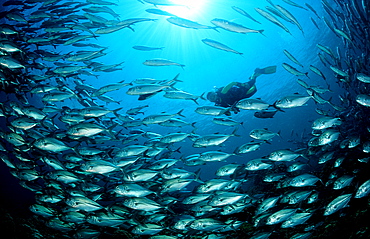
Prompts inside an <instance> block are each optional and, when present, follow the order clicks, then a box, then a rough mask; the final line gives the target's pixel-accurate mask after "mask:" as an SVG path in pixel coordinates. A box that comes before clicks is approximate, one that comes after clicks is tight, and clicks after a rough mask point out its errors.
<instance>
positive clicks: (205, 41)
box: [202, 38, 243, 55]
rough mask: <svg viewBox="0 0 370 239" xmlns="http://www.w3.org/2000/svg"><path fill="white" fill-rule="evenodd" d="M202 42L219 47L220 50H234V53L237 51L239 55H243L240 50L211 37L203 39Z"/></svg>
mask: <svg viewBox="0 0 370 239" xmlns="http://www.w3.org/2000/svg"><path fill="white" fill-rule="evenodd" d="M202 42H203V43H204V44H206V45H208V46H211V47H213V48H216V49H219V50H223V51H227V52H232V53H235V54H238V55H243V53H241V52H238V51H236V50H234V49H232V48H230V47H228V46H226V45H225V44H222V43H221V42H218V41H215V40H211V39H207V38H206V39H203V40H202Z"/></svg>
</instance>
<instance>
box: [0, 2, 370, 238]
mask: <svg viewBox="0 0 370 239" xmlns="http://www.w3.org/2000/svg"><path fill="white" fill-rule="evenodd" d="M135 2H136V1H135ZM274 2H275V1H274ZM276 2H278V0H276ZM279 2H280V4H274V3H273V1H271V0H267V3H269V4H270V5H269V6H266V7H265V9H263V8H262V7H260V6H256V7H255V9H254V10H255V11H254V12H253V11H251V12H248V13H247V12H246V11H245V10H243V9H241V8H240V7H238V6H234V5H230V6H229V5H228V2H227V1H225V7H229V8H232V9H234V10H235V14H236V15H238V14H241V15H243V16H245V17H246V18H248V21H253V22H255V23H258V24H261V26H262V28H263V26H264V25H268V24H271V23H273V24H275V25H276V26H275V27H280V28H282V29H283V30H284V34H292V33H291V31H290V29H289V28H290V27H291V25H288V24H292V25H294V27H297V28H298V29H299V30H300V31H301V32H302V34H303V33H304V29H303V28H302V26H301V25H300V23H299V20H300V17H299V16H294V15H293V14H292V13H291V11H292V10H291V9H294V10H297V11H301V12H302V14H304V15H307V16H308V17H310V19H311V21H312V23H313V24H314V27H317V28H319V29H320V31H332V32H333V33H334V34H335V35H336V36H337V37H338V38H340V39H341V45H339V46H338V47H337V49H335V51H334V50H333V49H331V48H329V47H327V46H324V45H322V44H320V42H317V45H316V46H317V50H318V52H319V53H318V54H317V56H315V57H316V58H318V59H319V60H320V61H321V63H322V64H320V65H316V66H314V65H303V64H302V63H301V62H300V61H299V59H297V58H296V57H294V56H293V55H292V54H291V53H290V52H289V51H288V50H284V52H281V54H283V55H284V56H286V62H285V63H283V64H282V65H281V67H282V68H283V69H285V70H286V71H287V72H289V73H290V74H292V75H293V76H294V77H295V78H296V81H297V84H296V86H297V88H299V87H303V88H304V90H305V91H307V94H295V92H292V94H291V95H287V96H284V97H281V98H280V99H276V101H275V102H265V101H264V100H262V99H255V98H250V99H244V100H241V101H239V102H237V104H236V105H235V106H233V107H236V108H238V109H240V110H241V112H240V114H242V113H243V111H247V110H251V111H254V116H255V117H256V118H261V120H273V118H274V116H275V114H284V113H285V112H286V111H289V110H290V109H291V108H295V107H305V105H306V104H307V102H308V101H312V102H313V103H314V104H316V108H317V109H316V112H317V114H318V117H317V119H316V120H314V122H312V132H311V133H307V135H308V136H307V135H306V136H305V137H303V138H302V139H301V142H296V143H297V145H299V147H298V146H297V148H296V149H278V150H273V151H271V153H270V154H268V155H262V156H261V157H260V158H256V159H250V160H248V161H246V162H245V164H236V163H233V161H232V160H231V159H232V158H233V157H245V155H247V154H248V153H250V152H254V151H256V150H258V149H259V148H260V147H261V146H262V145H264V146H266V147H268V146H269V145H271V144H274V139H276V138H279V137H281V133H282V132H281V131H279V132H273V131H270V130H268V129H267V128H256V129H253V130H252V131H251V132H250V134H249V135H250V138H249V139H243V140H241V142H240V144H239V145H235V147H234V151H232V152H226V151H224V150H223V148H222V147H221V146H222V145H223V144H224V143H225V142H227V141H228V140H229V139H230V138H236V137H240V135H239V134H238V130H239V129H240V128H241V127H243V122H239V121H237V120H234V119H233V117H226V116H224V114H225V113H228V112H232V111H233V109H232V107H230V108H223V107H218V106H212V105H210V104H209V102H207V101H206V100H205V98H204V97H203V94H202V95H195V94H192V93H190V92H188V91H184V90H180V89H178V88H177V86H176V84H177V83H178V82H181V75H179V74H178V75H176V76H173V78H172V79H169V80H156V79H151V78H140V79H135V80H133V81H131V82H125V81H117V82H116V83H114V84H106V85H104V86H103V87H100V88H96V87H94V86H91V85H89V84H88V82H86V81H85V80H84V77H85V76H95V74H97V73H100V74H108V73H109V72H113V71H121V70H122V68H123V65H124V62H117V63H116V64H112V65H107V64H103V63H101V62H99V61H98V58H99V57H102V56H105V55H107V54H109V46H101V45H99V44H95V43H93V42H94V40H97V39H99V36H100V35H102V34H110V33H113V32H116V31H121V30H122V29H125V28H128V29H130V31H131V30H132V31H134V28H135V26H136V25H138V24H159V23H158V21H157V19H156V18H165V19H166V20H167V21H165V23H166V24H173V25H175V26H176V27H183V28H189V31H192V29H198V30H205V31H207V30H208V31H212V30H213V31H218V32H219V33H220V34H234V33H238V34H254V33H257V34H260V35H264V34H265V30H264V29H260V28H259V29H251V28H248V27H246V26H243V25H241V24H240V23H236V22H233V21H231V20H227V19H220V18H217V16H215V18H214V19H213V20H211V21H210V22H209V23H207V24H205V25H203V24H200V23H198V22H195V21H192V20H190V19H184V18H180V17H177V16H175V15H173V14H171V13H169V12H166V11H163V10H161V9H160V7H161V6H176V5H179V4H175V3H173V2H172V1H169V0H139V1H137V4H145V5H146V6H148V9H147V10H146V13H149V14H153V16H155V17H156V18H129V19H125V18H124V13H121V12H116V11H115V7H116V6H117V5H118V4H124V3H118V2H117V1H106V0H86V1H84V0H79V1H68V0H66V1H61V0H22V1H20V0H8V1H5V2H3V3H2V6H3V8H4V9H5V10H3V11H2V12H1V13H0V14H1V17H0V19H1V25H0V84H1V91H2V93H4V95H6V99H2V102H1V104H0V106H1V107H0V117H1V120H2V122H3V123H4V125H5V126H6V127H5V128H1V130H0V139H1V140H0V150H1V154H0V157H1V159H2V161H3V162H4V163H5V164H6V165H7V167H8V168H9V170H10V173H11V174H12V175H13V176H14V177H16V178H18V179H19V183H20V184H21V185H22V186H23V187H25V188H27V189H29V190H31V191H33V192H34V193H35V199H36V203H35V204H33V205H32V206H30V210H31V211H32V212H33V213H34V214H35V215H37V217H38V219H39V220H41V221H43V222H44V224H45V225H46V226H47V227H49V228H52V229H55V230H57V231H59V232H61V235H63V238H64V237H65V238H99V237H100V236H103V235H112V234H113V233H114V232H117V233H119V232H122V231H123V232H124V233H123V234H122V235H124V236H125V238H152V239H156V238H158V239H159V238H160V239H172V238H232V237H234V238H254V239H257V238H258V239H261V238H295V239H297V238H300V239H302V238H311V237H315V236H316V237H319V233H320V231H321V230H324V229H325V228H326V227H328V226H330V223H331V220H333V218H334V219H335V220H341V219H340V218H341V217H340V216H343V215H344V216H343V217H345V216H346V215H345V214H346V212H347V210H349V209H348V208H351V207H354V205H356V204H360V205H366V204H367V202H366V200H368V199H367V197H368V195H369V193H370V176H369V175H368V170H369V159H370V157H369V155H368V154H369V153H370V137H369V136H370V124H369V117H368V115H369V113H370V109H369V107H370V92H369V88H368V87H369V86H368V84H369V83H370V68H369V60H370V58H369V55H368V54H369V52H370V45H369V44H367V43H368V42H369V41H370V27H369V25H370V24H369V20H370V19H369V18H370V15H369V11H370V10H369V9H370V3H369V2H368V1H365V0H354V1H343V0H332V1H330V0H322V1H321V4H322V9H320V12H321V10H323V12H324V15H323V16H322V17H320V16H319V15H318V13H317V11H318V9H315V8H313V7H312V6H311V5H309V4H308V3H304V4H301V3H302V2H299V4H298V3H295V2H293V1H290V0H282V1H279ZM151 7H153V8H151ZM103 16H105V17H103ZM107 16H109V18H108V17H107ZM229 32H232V33H229ZM261 37H264V36H261ZM305 37H308V36H305ZM199 41H201V42H203V43H204V44H206V45H208V46H210V47H212V48H216V49H218V50H222V51H226V52H230V53H235V54H237V55H242V54H243V53H242V52H239V51H237V50H235V49H234V48H232V47H229V46H227V45H225V44H224V43H221V42H219V41H216V40H213V39H199ZM67 46H68V47H74V49H75V51H72V52H68V53H62V52H64V51H63V49H64V47H67ZM132 48H133V49H135V50H137V51H164V50H165V46H142V45H135V46H132ZM87 49H90V50H87ZM209 49H210V50H212V49H211V48H209ZM225 54H226V53H225ZM235 57H238V56H235ZM143 64H144V65H145V66H152V67H162V66H173V67H180V68H183V69H184V70H186V62H181V63H179V62H176V61H173V60H169V59H161V58H152V59H148V60H146V61H145V62H143ZM306 68H307V69H309V70H310V71H305V70H303V69H306ZM323 69H330V70H331V72H332V74H327V73H326V74H324V73H323V72H324V70H323ZM180 70H181V69H180ZM277 74H278V73H277ZM314 77H316V78H317V77H318V78H317V79H319V80H318V81H320V82H321V83H324V84H326V85H327V86H328V87H321V86H319V85H309V84H308V83H306V82H307V81H308V80H309V79H310V78H314ZM334 84H336V85H339V86H340V87H341V89H342V91H341V92H333V91H332V90H331V87H330V86H331V85H334ZM321 85H322V84H321ZM113 91H122V92H125V93H126V95H125V97H132V96H134V97H135V96H136V97H137V96H138V97H139V98H138V100H139V101H142V102H145V101H144V100H145V99H147V98H149V97H162V96H163V97H165V98H168V99H169V100H173V99H176V100H191V101H194V102H195V103H194V112H195V113H197V114H201V115H205V116H207V117H209V121H210V122H212V123H214V124H217V125H223V126H225V127H229V128H230V131H229V132H230V133H228V134H221V133H217V132H212V131H210V132H209V134H204V135H199V134H197V133H196V131H197V123H196V122H194V120H192V119H189V118H188V117H187V116H186V115H185V114H184V113H183V109H179V110H178V111H177V112H163V110H161V109H159V111H158V112H160V113H158V114H150V115H148V114H146V113H145V109H147V108H148V107H150V105H145V103H144V104H143V105H141V106H139V107H130V106H129V105H125V104H123V103H122V104H120V101H121V100H123V99H114V98H112V97H110V96H109V94H107V93H109V92H113ZM189 91H191V89H189ZM324 95H325V96H324ZM328 95H329V96H330V98H329V99H325V98H327V97H328ZM338 96H339V99H338ZM333 98H335V99H336V100H339V102H340V103H336V104H334V103H333V102H335V101H334V99H333ZM35 102H37V103H35ZM63 102H73V104H72V103H71V104H70V103H68V104H64V105H63ZM171 102H175V101H171ZM336 102H338V101H336ZM108 104H110V105H109V107H108ZM112 104H113V105H118V107H115V108H113V109H112V107H111V105H112ZM61 105H63V106H61ZM156 107H159V106H156ZM152 125H155V126H157V125H158V126H161V127H166V128H168V129H169V130H172V132H171V133H166V134H161V133H157V132H152V131H151V130H150V129H151V128H150V126H152ZM189 142H190V143H191V147H192V148H194V149H199V150H200V151H201V152H200V153H198V154H189V153H187V152H186V151H185V150H184V151H183V150H182V146H184V145H188V144H189ZM218 162H227V163H228V164H226V165H223V166H221V167H219V169H218V170H217V172H216V175H215V178H213V179H207V180H204V179H203V177H202V170H204V165H212V166H214V165H217V163H218ZM185 168H186V169H185ZM364 200H365V201H364ZM364 202H365V203H364ZM367 232H368V233H369V231H367ZM129 235H131V236H129ZM34 238H45V237H43V236H42V235H36V234H35V235H34ZM55 238H58V237H55ZM59 238H61V237H59ZM122 238H123V237H122Z"/></svg>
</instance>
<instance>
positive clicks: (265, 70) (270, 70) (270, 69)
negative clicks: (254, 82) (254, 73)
mask: <svg viewBox="0 0 370 239" xmlns="http://www.w3.org/2000/svg"><path fill="white" fill-rule="evenodd" d="M257 69H258V68H257ZM275 72H276V66H268V67H265V68H262V69H259V72H258V73H259V74H261V75H262V74H273V73H275Z"/></svg>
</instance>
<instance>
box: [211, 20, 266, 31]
mask: <svg viewBox="0 0 370 239" xmlns="http://www.w3.org/2000/svg"><path fill="white" fill-rule="evenodd" d="M211 23H212V24H214V25H215V26H217V27H221V28H222V29H224V30H227V31H230V32H236V33H243V34H245V33H261V34H263V31H264V30H254V29H250V28H247V27H245V26H242V25H240V24H237V23H234V22H230V21H227V20H224V19H219V18H215V19H213V20H211Z"/></svg>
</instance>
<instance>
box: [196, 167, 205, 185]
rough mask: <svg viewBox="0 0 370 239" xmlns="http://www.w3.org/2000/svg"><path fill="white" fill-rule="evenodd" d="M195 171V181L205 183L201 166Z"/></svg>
mask: <svg viewBox="0 0 370 239" xmlns="http://www.w3.org/2000/svg"><path fill="white" fill-rule="evenodd" d="M194 173H195V179H194V182H198V183H204V182H203V181H202V180H201V179H200V168H199V169H198V170H197V171H195V172H194Z"/></svg>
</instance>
